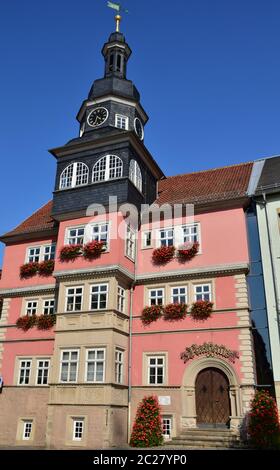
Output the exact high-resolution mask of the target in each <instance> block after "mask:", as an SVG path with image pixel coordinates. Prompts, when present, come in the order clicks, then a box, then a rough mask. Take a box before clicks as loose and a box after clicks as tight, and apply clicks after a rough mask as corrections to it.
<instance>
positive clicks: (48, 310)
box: [43, 299, 55, 315]
mask: <svg viewBox="0 0 280 470" xmlns="http://www.w3.org/2000/svg"><path fill="white" fill-rule="evenodd" d="M54 306H55V300H54V299H47V300H44V306H43V314H44V315H54V310H55V308H54Z"/></svg>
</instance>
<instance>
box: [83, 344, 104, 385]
mask: <svg viewBox="0 0 280 470" xmlns="http://www.w3.org/2000/svg"><path fill="white" fill-rule="evenodd" d="M104 376H105V349H100V348H98V349H91V350H88V351H87V360H86V381H87V382H104Z"/></svg>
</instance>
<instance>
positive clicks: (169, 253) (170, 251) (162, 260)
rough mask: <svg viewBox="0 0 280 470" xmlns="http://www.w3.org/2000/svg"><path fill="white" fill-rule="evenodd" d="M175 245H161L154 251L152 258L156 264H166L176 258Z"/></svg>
mask: <svg viewBox="0 0 280 470" xmlns="http://www.w3.org/2000/svg"><path fill="white" fill-rule="evenodd" d="M174 255H175V246H173V245H172V246H161V247H160V248H156V249H155V250H154V251H153V255H152V260H153V263H154V264H166V263H168V262H169V261H171V260H172V258H174Z"/></svg>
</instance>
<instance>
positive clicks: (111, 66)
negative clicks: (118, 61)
mask: <svg viewBox="0 0 280 470" xmlns="http://www.w3.org/2000/svg"><path fill="white" fill-rule="evenodd" d="M113 70H114V54H111V55H110V60H109V72H113Z"/></svg>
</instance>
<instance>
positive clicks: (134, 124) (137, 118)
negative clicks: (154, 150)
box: [133, 117, 145, 142]
mask: <svg viewBox="0 0 280 470" xmlns="http://www.w3.org/2000/svg"><path fill="white" fill-rule="evenodd" d="M136 121H139V122H140V124H141V128H142V137H140V136H139V135H138V132H137V131H136ZM133 127H134V131H135V134H136V135H137V137H139V139H140V140H141V142H142V141H143V140H144V137H145V132H144V125H143V122H142V121H141V119H140V118H139V117H136V118H134V122H133Z"/></svg>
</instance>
